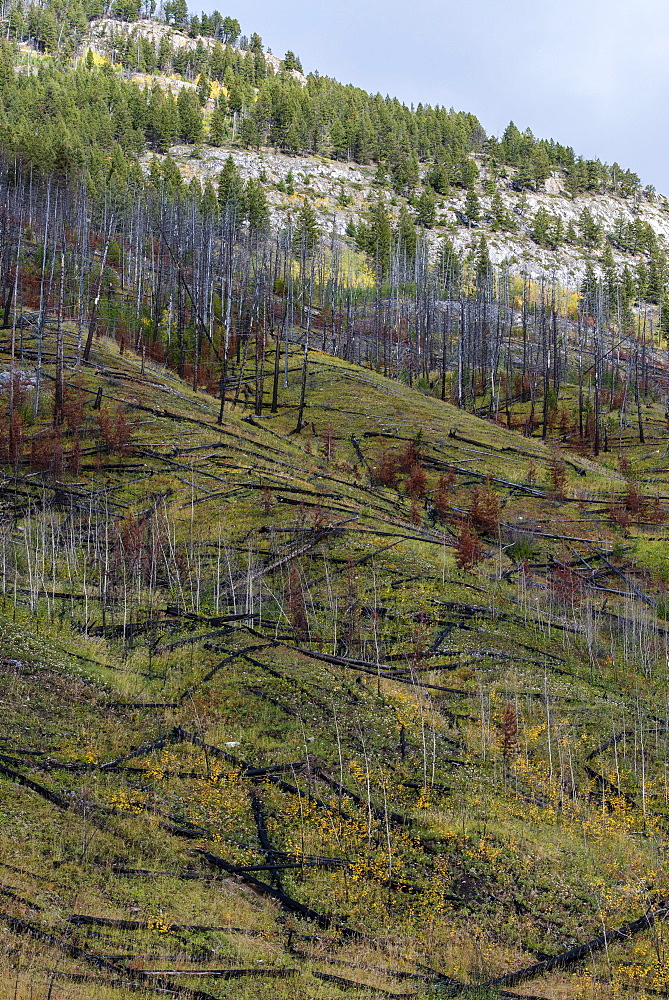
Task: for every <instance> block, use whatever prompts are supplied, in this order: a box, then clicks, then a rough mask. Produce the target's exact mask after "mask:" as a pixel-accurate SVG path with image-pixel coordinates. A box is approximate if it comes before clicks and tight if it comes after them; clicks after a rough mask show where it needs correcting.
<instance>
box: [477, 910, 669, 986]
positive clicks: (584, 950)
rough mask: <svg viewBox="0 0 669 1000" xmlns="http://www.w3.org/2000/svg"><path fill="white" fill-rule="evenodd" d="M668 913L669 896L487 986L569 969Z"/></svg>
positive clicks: (519, 980) (499, 977)
mask: <svg viewBox="0 0 669 1000" xmlns="http://www.w3.org/2000/svg"><path fill="white" fill-rule="evenodd" d="M668 916H669V899H664V900H661V901H660V902H659V903H658V904H657V905H656V906H655V908H654V909H652V910H650V911H649V912H648V913H644V915H643V916H641V917H638V919H636V920H631V921H629V922H628V923H625V924H622V926H620V927H618V928H617V929H616V930H611V931H605V932H604V933H603V934H599V935H598V936H597V937H595V938H592V939H591V940H590V941H585V942H584V943H583V944H578V945H574V947H573V948H568V949H567V950H566V951H563V952H560V954H559V955H554V956H553V957H552V958H548V959H546V960H545V961H544V962H536V963H535V964H534V965H529V966H527V967H526V968H525V969H518V970H517V971H516V972H507V973H506V974H505V975H503V976H498V977H497V978H495V979H490V980H488V981H487V983H485V984H484V985H485V986H486V987H489V988H493V989H496V988H498V987H504V986H515V985H516V984H517V983H522V982H525V981H526V980H528V979H536V978H537V976H541V975H544V974H545V973H546V972H552V971H553V970H554V969H564V968H567V967H568V966H570V965H574V964H576V963H577V962H580V961H582V960H583V959H584V958H588V957H589V956H590V955H594V954H595V953H596V952H598V951H603V950H604V949H605V948H608V946H609V945H611V944H615V943H617V942H626V941H629V939H630V938H631V937H634V935H635V934H639V933H640V932H641V931H645V930H648V929H649V928H650V927H652V926H653V924H654V923H656V921H658V920H665V919H666V918H667V917H668Z"/></svg>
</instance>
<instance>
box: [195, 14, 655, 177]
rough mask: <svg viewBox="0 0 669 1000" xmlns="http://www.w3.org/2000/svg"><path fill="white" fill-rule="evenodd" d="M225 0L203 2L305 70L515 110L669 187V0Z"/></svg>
mask: <svg viewBox="0 0 669 1000" xmlns="http://www.w3.org/2000/svg"><path fill="white" fill-rule="evenodd" d="M227 2H228V0H205V3H203V4H202V5H201V6H202V9H205V10H209V11H211V10H213V9H214V7H217V8H218V9H219V10H220V11H221V13H222V14H223V15H224V16H225V15H226V14H229V15H230V16H232V17H236V18H237V19H238V20H239V21H240V23H241V25H242V31H243V32H244V33H246V34H250V33H251V32H252V31H257V32H258V33H259V34H260V35H262V38H263V41H264V43H265V45H266V46H268V47H270V48H271V49H272V51H273V52H274V54H275V55H279V56H283V54H284V53H285V52H286V50H287V49H292V50H293V51H294V52H296V53H297V55H299V56H300V58H301V59H302V63H303V66H304V69H305V72H308V71H309V70H318V71H319V72H320V73H321V74H324V75H327V76H334V77H336V78H337V79H338V80H340V81H341V82H343V83H353V84H356V85H357V86H360V87H364V88H365V89H366V90H371V91H373V92H376V91H380V92H381V93H382V94H390V95H391V96H393V97H398V98H400V100H403V101H405V102H406V103H407V104H408V103H411V102H413V103H414V104H417V103H418V102H419V101H423V102H424V103H429V104H441V105H444V106H446V107H451V106H452V107H454V108H456V110H461V111H471V112H473V113H474V114H476V115H477V116H478V118H479V119H480V121H481V123H482V125H483V127H484V128H485V129H486V131H487V132H488V133H492V134H495V135H500V134H501V132H502V131H503V130H504V128H505V127H506V125H507V124H508V122H509V120H510V119H513V121H514V122H515V123H516V125H517V126H518V127H519V128H520V129H524V128H526V127H528V126H529V127H530V128H531V129H532V131H533V132H534V134H535V135H536V136H538V137H541V138H554V139H556V140H558V141H560V142H563V143H565V144H567V145H570V146H573V147H574V151H575V152H576V153H577V154H581V155H583V156H585V157H599V158H600V159H602V160H605V161H606V162H608V163H613V162H614V161H617V162H618V163H619V164H620V165H621V166H623V167H628V168H630V169H631V170H634V171H636V173H638V174H639V176H640V177H641V180H642V182H643V183H644V184H654V185H655V187H656V188H657V189H658V191H661V192H662V193H665V194H667V195H669V161H668V157H667V153H668V152H669V139H668V136H667V127H666V118H667V106H668V104H669V4H667V2H666V0H634V2H631V0H553V2H547V0H505V2H504V3H501V2H497V3H495V2H493V0H469V3H467V2H466V0H461V2H459V3H455V2H453V0H404V2H402V0H383V2H382V0H334V2H332V3H328V4H319V3H313V2H307V0H273V2H272V3H270V2H268V0H245V2H244V3H243V4H241V3H240V4H238V5H236V4H235V3H234V2H233V3H232V4H231V5H230V7H229V8H228V6H227ZM196 4H197V0H189V6H190V7H191V10H192V11H193V12H199V10H198V8H197V6H196Z"/></svg>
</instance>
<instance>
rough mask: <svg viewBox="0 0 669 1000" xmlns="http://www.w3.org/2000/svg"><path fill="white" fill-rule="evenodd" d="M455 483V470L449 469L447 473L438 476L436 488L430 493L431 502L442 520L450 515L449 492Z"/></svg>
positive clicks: (447, 518)
mask: <svg viewBox="0 0 669 1000" xmlns="http://www.w3.org/2000/svg"><path fill="white" fill-rule="evenodd" d="M454 485H455V472H454V471H453V469H449V470H448V472H447V473H445V474H444V473H442V474H441V475H440V476H439V482H438V483H437V488H436V490H435V491H434V493H433V494H432V504H433V506H434V509H435V510H436V512H437V514H438V515H439V517H440V518H441V520H442V521H447V520H449V519H450V517H451V492H452V490H453V486H454Z"/></svg>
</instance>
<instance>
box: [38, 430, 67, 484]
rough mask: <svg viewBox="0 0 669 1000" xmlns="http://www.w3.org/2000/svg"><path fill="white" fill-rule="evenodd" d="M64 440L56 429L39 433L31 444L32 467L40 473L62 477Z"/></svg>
mask: <svg viewBox="0 0 669 1000" xmlns="http://www.w3.org/2000/svg"><path fill="white" fill-rule="evenodd" d="M64 464H65V463H64V454H63V439H62V437H61V434H60V431H59V430H57V429H56V428H49V430H45V431H39V432H38V433H37V434H35V436H34V437H33V438H32V440H31V442H30V465H31V467H32V468H33V469H37V470H39V471H40V472H47V473H49V475H52V476H60V475H61V474H62V471H63V467H64Z"/></svg>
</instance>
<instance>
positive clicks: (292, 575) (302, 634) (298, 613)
mask: <svg viewBox="0 0 669 1000" xmlns="http://www.w3.org/2000/svg"><path fill="white" fill-rule="evenodd" d="M284 598H285V601H286V610H287V614H288V618H289V620H290V623H291V625H292V626H293V629H294V630H295V634H296V636H297V638H298V639H306V638H308V636H309V620H308V618H307V606H306V602H305V600H304V589H303V587H302V581H301V579H300V573H299V570H298V568H297V566H296V565H295V563H292V564H291V567H290V570H289V571H288V581H287V583H286V587H285V589H284Z"/></svg>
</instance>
